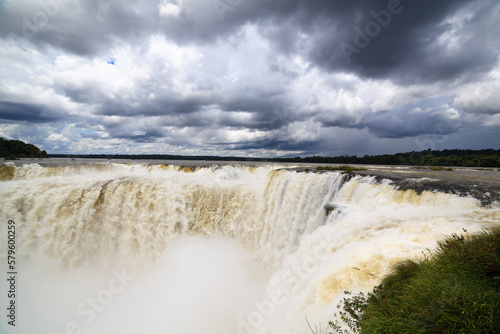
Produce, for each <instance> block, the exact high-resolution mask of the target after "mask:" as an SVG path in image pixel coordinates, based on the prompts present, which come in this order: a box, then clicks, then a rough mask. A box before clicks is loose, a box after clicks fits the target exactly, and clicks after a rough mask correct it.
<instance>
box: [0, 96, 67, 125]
mask: <svg viewBox="0 0 500 334" xmlns="http://www.w3.org/2000/svg"><path fill="white" fill-rule="evenodd" d="M0 119H1V120H4V121H26V122H31V123H47V122H53V121H57V120H59V119H60V118H59V117H57V116H56V115H55V114H54V113H53V112H52V111H50V110H49V109H48V108H47V107H46V106H44V105H38V104H30V103H14V102H9V101H0Z"/></svg>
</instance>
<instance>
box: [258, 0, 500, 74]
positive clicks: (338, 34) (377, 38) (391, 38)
mask: <svg viewBox="0 0 500 334" xmlns="http://www.w3.org/2000/svg"><path fill="white" fill-rule="evenodd" d="M300 4H301V6H298V8H299V9H300V10H298V11H297V12H296V13H295V14H294V15H293V16H291V17H289V18H287V19H281V20H279V19H278V20H273V19H269V20H268V22H269V23H267V25H266V24H264V26H263V27H262V30H263V31H264V33H265V34H266V36H268V37H269V38H271V39H273V40H274V41H275V42H276V43H275V45H277V46H279V47H280V50H281V51H282V52H285V53H294V52H296V53H305V54H306V55H307V56H308V58H309V59H310V60H311V61H312V62H313V64H315V65H318V66H320V67H322V68H324V69H326V70H328V71H332V72H342V71H345V72H353V73H356V74H358V75H360V76H362V77H367V78H387V77H390V78H392V79H393V80H396V81H400V82H402V83H414V82H418V81H423V82H433V81H440V80H456V79H459V78H461V77H462V76H468V77H471V78H474V77H477V76H478V75H481V74H482V73H485V72H486V71H488V70H490V69H491V68H492V67H493V66H494V65H496V63H497V62H498V52H496V51H497V50H498V47H499V40H500V32H499V29H497V28H498V25H497V22H496V20H497V15H498V3H497V2H496V1H492V0H477V1H471V0H443V1H430V0H419V1H410V0H401V1H397V0H381V1H349V2H347V1H342V2H340V1H328V2H326V1H308V2H300ZM467 6H468V7H467ZM464 8H465V9H466V10H467V14H469V15H472V16H468V17H464V18H459V19H460V22H454V24H452V23H449V22H446V20H447V19H450V18H451V17H452V15H453V14H456V13H457V12H458V11H459V10H461V9H464ZM276 21H277V22H276ZM457 23H459V24H461V25H463V26H462V27H460V28H459V30H458V31H455V30H454V29H456V24H457ZM298 32H302V33H304V34H305V35H306V36H307V37H306V38H302V40H299V38H298V36H299V35H298ZM447 34H449V35H450V37H452V38H454V39H455V40H454V41H452V42H451V43H454V44H453V45H452V48H453V49H452V50H448V51H447V50H446V48H447V47H450V45H449V44H448V43H449V42H450V41H446V40H439V37H443V38H445V37H444V36H446V35H447ZM454 34H455V35H454Z"/></svg>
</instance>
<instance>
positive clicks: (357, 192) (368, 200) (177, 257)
mask: <svg viewBox="0 0 500 334" xmlns="http://www.w3.org/2000/svg"><path fill="white" fill-rule="evenodd" d="M0 171H1V173H0V174H1V175H2V179H3V180H4V181H3V182H1V183H0V198H1V200H2V207H1V209H0V219H1V224H2V226H3V228H4V230H6V223H7V221H8V220H9V219H12V220H14V221H16V227H17V231H18V234H17V235H16V238H17V244H18V248H17V250H18V253H17V254H16V256H17V257H18V263H19V268H18V271H19V272H20V275H19V282H18V283H19V285H18V291H19V310H18V314H19V315H20V316H19V319H18V327H16V330H17V332H16V333H34V332H37V333H47V334H48V333H64V332H68V331H69V330H70V329H71V328H77V329H80V330H81V333H92V334H99V333H125V334H127V333H137V332H141V333H181V334H182V333H194V332H203V333H214V334H215V333H221V334H224V333H273V334H274V333H304V332H305V331H306V330H307V328H308V327H307V322H306V315H307V319H308V320H309V322H310V323H312V324H322V326H323V327H325V326H326V325H327V324H328V321H330V320H332V317H333V313H334V312H336V305H337V303H338V302H339V300H340V299H341V298H342V292H343V291H344V290H352V291H369V290H371V289H372V288H373V286H374V285H376V284H377V283H378V282H380V280H381V278H382V277H383V276H384V275H385V274H387V273H388V272H389V269H390V266H391V265H392V264H394V263H396V262H397V261H400V260H403V259H406V258H418V257H421V256H424V254H423V253H425V254H427V255H428V254H429V251H431V250H432V249H434V248H435V246H436V241H437V240H439V239H441V238H443V237H445V236H447V235H450V234H451V233H464V232H463V230H464V229H466V230H467V231H468V232H467V233H469V232H474V231H478V230H480V229H481V228H484V227H488V226H492V225H498V224H499V222H500V209H499V208H498V206H495V205H493V206H492V207H489V208H485V207H482V206H481V205H480V203H479V202H478V201H477V200H476V199H473V198H469V197H459V196H457V195H452V194H445V193H440V192H429V191H424V192H421V193H417V192H416V191H414V190H411V189H409V190H404V191H402V190H396V189H395V187H394V186H393V185H392V184H391V183H390V182H388V181H381V182H380V181H376V180H375V178H373V177H360V176H357V177H354V178H349V176H348V175H342V174H340V173H337V172H335V173H320V174H316V173H299V172H295V171H287V170H277V169H276V167H270V166H268V167H256V168H254V167H245V166H222V167H218V166H213V167H204V168H200V167H198V168H196V167H194V168H193V167H179V166H174V165H146V164H118V163H99V164H88V165H78V166H59V167H42V166H40V165H36V164H31V165H21V166H14V165H11V166H3V167H1V170H0ZM325 207H329V208H331V209H330V210H326V209H325ZM0 236H1V237H0V238H1V239H0V240H1V242H2V244H6V241H7V239H6V233H1V234H0ZM5 257H6V254H5V252H3V253H2V254H0V259H1V261H2V263H6V261H5ZM4 271H6V270H4ZM127 278H131V279H129V280H127ZM5 284H6V283H4V282H2V283H1V284H0V289H1V291H6V290H5V289H6V286H5ZM0 326H2V327H0V328H1V329H2V332H6V333H15V331H13V330H12V329H11V328H8V327H7V325H6V324H5V322H4V323H2V324H1V325H0ZM75 326H77V327H75Z"/></svg>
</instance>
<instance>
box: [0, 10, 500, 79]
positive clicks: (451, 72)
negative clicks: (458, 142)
mask: <svg viewBox="0 0 500 334" xmlns="http://www.w3.org/2000/svg"><path fill="white" fill-rule="evenodd" d="M173 3H175V2H173ZM183 3H184V4H185V6H186V7H187V6H190V7H187V8H186V9H185V10H183V11H181V12H180V14H179V15H178V16H177V17H175V16H168V17H161V16H160V15H159V13H158V6H159V2H158V1H153V0H148V1H141V2H139V3H136V4H126V5H124V3H123V2H122V1H117V0H107V1H97V0H92V1H82V2H78V1H71V0H50V1H48V2H46V3H42V4H38V5H36V4H31V5H24V4H23V3H22V2H20V3H19V4H17V5H14V6H12V8H11V9H8V10H5V11H3V12H2V14H0V15H1V20H0V22H1V23H0V31H1V33H2V35H8V33H14V34H17V35H19V36H25V37H26V36H28V37H30V39H31V41H32V42H34V43H36V44H38V45H41V46H43V45H52V46H56V47H60V48H63V49H65V50H68V51H70V52H73V53H76V54H84V55H92V54H96V53H99V52H103V51H104V50H106V49H108V48H109V47H112V46H113V45H116V44H117V43H120V42H124V41H126V42H127V43H134V44H136V45H137V46H140V44H141V42H142V41H143V40H144V39H145V37H146V36H149V35H150V34H152V33H164V34H165V35H166V36H167V38H169V39H172V40H174V41H176V42H177V43H180V44H186V43H187V44H189V43H200V42H201V43H211V42H214V41H215V40H216V39H217V38H227V37H228V36H231V35H234V34H237V33H238V31H239V30H240V28H241V27H242V26H244V25H245V24H246V23H249V22H250V23H257V24H258V26H259V27H260V30H261V32H262V33H263V35H264V36H266V37H267V38H269V39H270V40H271V41H272V42H273V47H275V48H277V49H278V50H279V51H280V52H283V53H286V54H294V53H297V54H305V55H306V56H307V57H308V58H309V59H310V60H311V61H312V63H313V64H315V65H317V66H320V67H322V68H323V69H326V70H328V71H332V72H341V71H347V72H354V73H357V74H358V75H361V76H363V77H369V78H383V77H391V78H393V79H396V80H401V81H402V82H407V83H410V82H411V81H415V80H419V81H438V80H455V79H458V78H460V77H461V76H475V75H478V74H480V73H484V72H485V71H488V70H489V69H491V68H492V66H493V65H495V64H496V63H497V61H498V53H497V52H496V50H497V48H498V46H499V40H500V38H499V37H500V32H499V31H498V30H499V29H496V27H497V26H496V23H495V22H494V21H492V20H494V16H493V15H492V13H494V12H495V11H498V4H497V2H496V1H495V0H441V1H431V0H400V1H399V0H375V1H374V0H370V1H369V0H359V1H324V0H313V1H305V0H290V1H282V0H280V1H264V0H259V1H239V2H228V1H224V0H219V1H197V0H186V1H184V2H183ZM217 3H219V4H221V3H222V4H225V5H224V7H223V8H225V10H224V11H223V14H221V11H220V10H217V8H218V7H217ZM179 6H182V3H180V4H179ZM465 6H468V7H467V10H468V11H469V14H470V15H472V16H468V17H465V18H463V19H462V22H460V23H461V24H463V27H462V28H461V30H459V31H453V29H454V28H455V26H454V25H452V24H450V23H447V22H446V20H447V19H449V18H450V17H451V16H452V15H453V14H455V13H457V11H458V10H460V9H464V8H465ZM374 13H376V14H374ZM384 13H385V14H384ZM387 13H389V17H387V16H386V14H387ZM221 18H222V19H221ZM378 22H382V23H378ZM370 24H372V25H370ZM377 27H378V28H377ZM356 29H359V30H356ZM359 31H361V35H363V36H362V37H360V33H359ZM366 31H369V32H368V34H372V35H375V36H373V37H370V36H368V35H367V33H366ZM370 31H371V32H370ZM447 33H456V34H457V36H455V38H456V41H455V42H454V43H456V44H457V45H455V46H454V48H455V49H454V50H450V51H449V52H444V48H445V47H446V46H445V45H442V44H441V43H442V42H443V41H439V40H438V37H439V36H443V34H447ZM31 37H32V38H31ZM357 42H358V43H357ZM342 43H345V44H344V45H346V44H348V45H351V46H352V47H354V48H356V50H357V51H356V52H354V53H350V54H349V52H352V51H349V52H348V54H349V56H348V57H347V58H348V59H347V58H346V57H345V52H343V51H342V47H341V45H343V44H342ZM360 44H361V45H360ZM365 44H367V45H365ZM344 51H345V50H344Z"/></svg>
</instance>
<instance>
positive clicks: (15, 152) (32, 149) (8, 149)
mask: <svg viewBox="0 0 500 334" xmlns="http://www.w3.org/2000/svg"><path fill="white" fill-rule="evenodd" d="M47 157H48V156H47V152H45V151H40V149H39V148H38V147H36V146H35V145H31V144H26V143H24V142H22V141H20V140H7V139H5V138H0V158H5V159H9V160H12V159H19V158H47Z"/></svg>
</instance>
